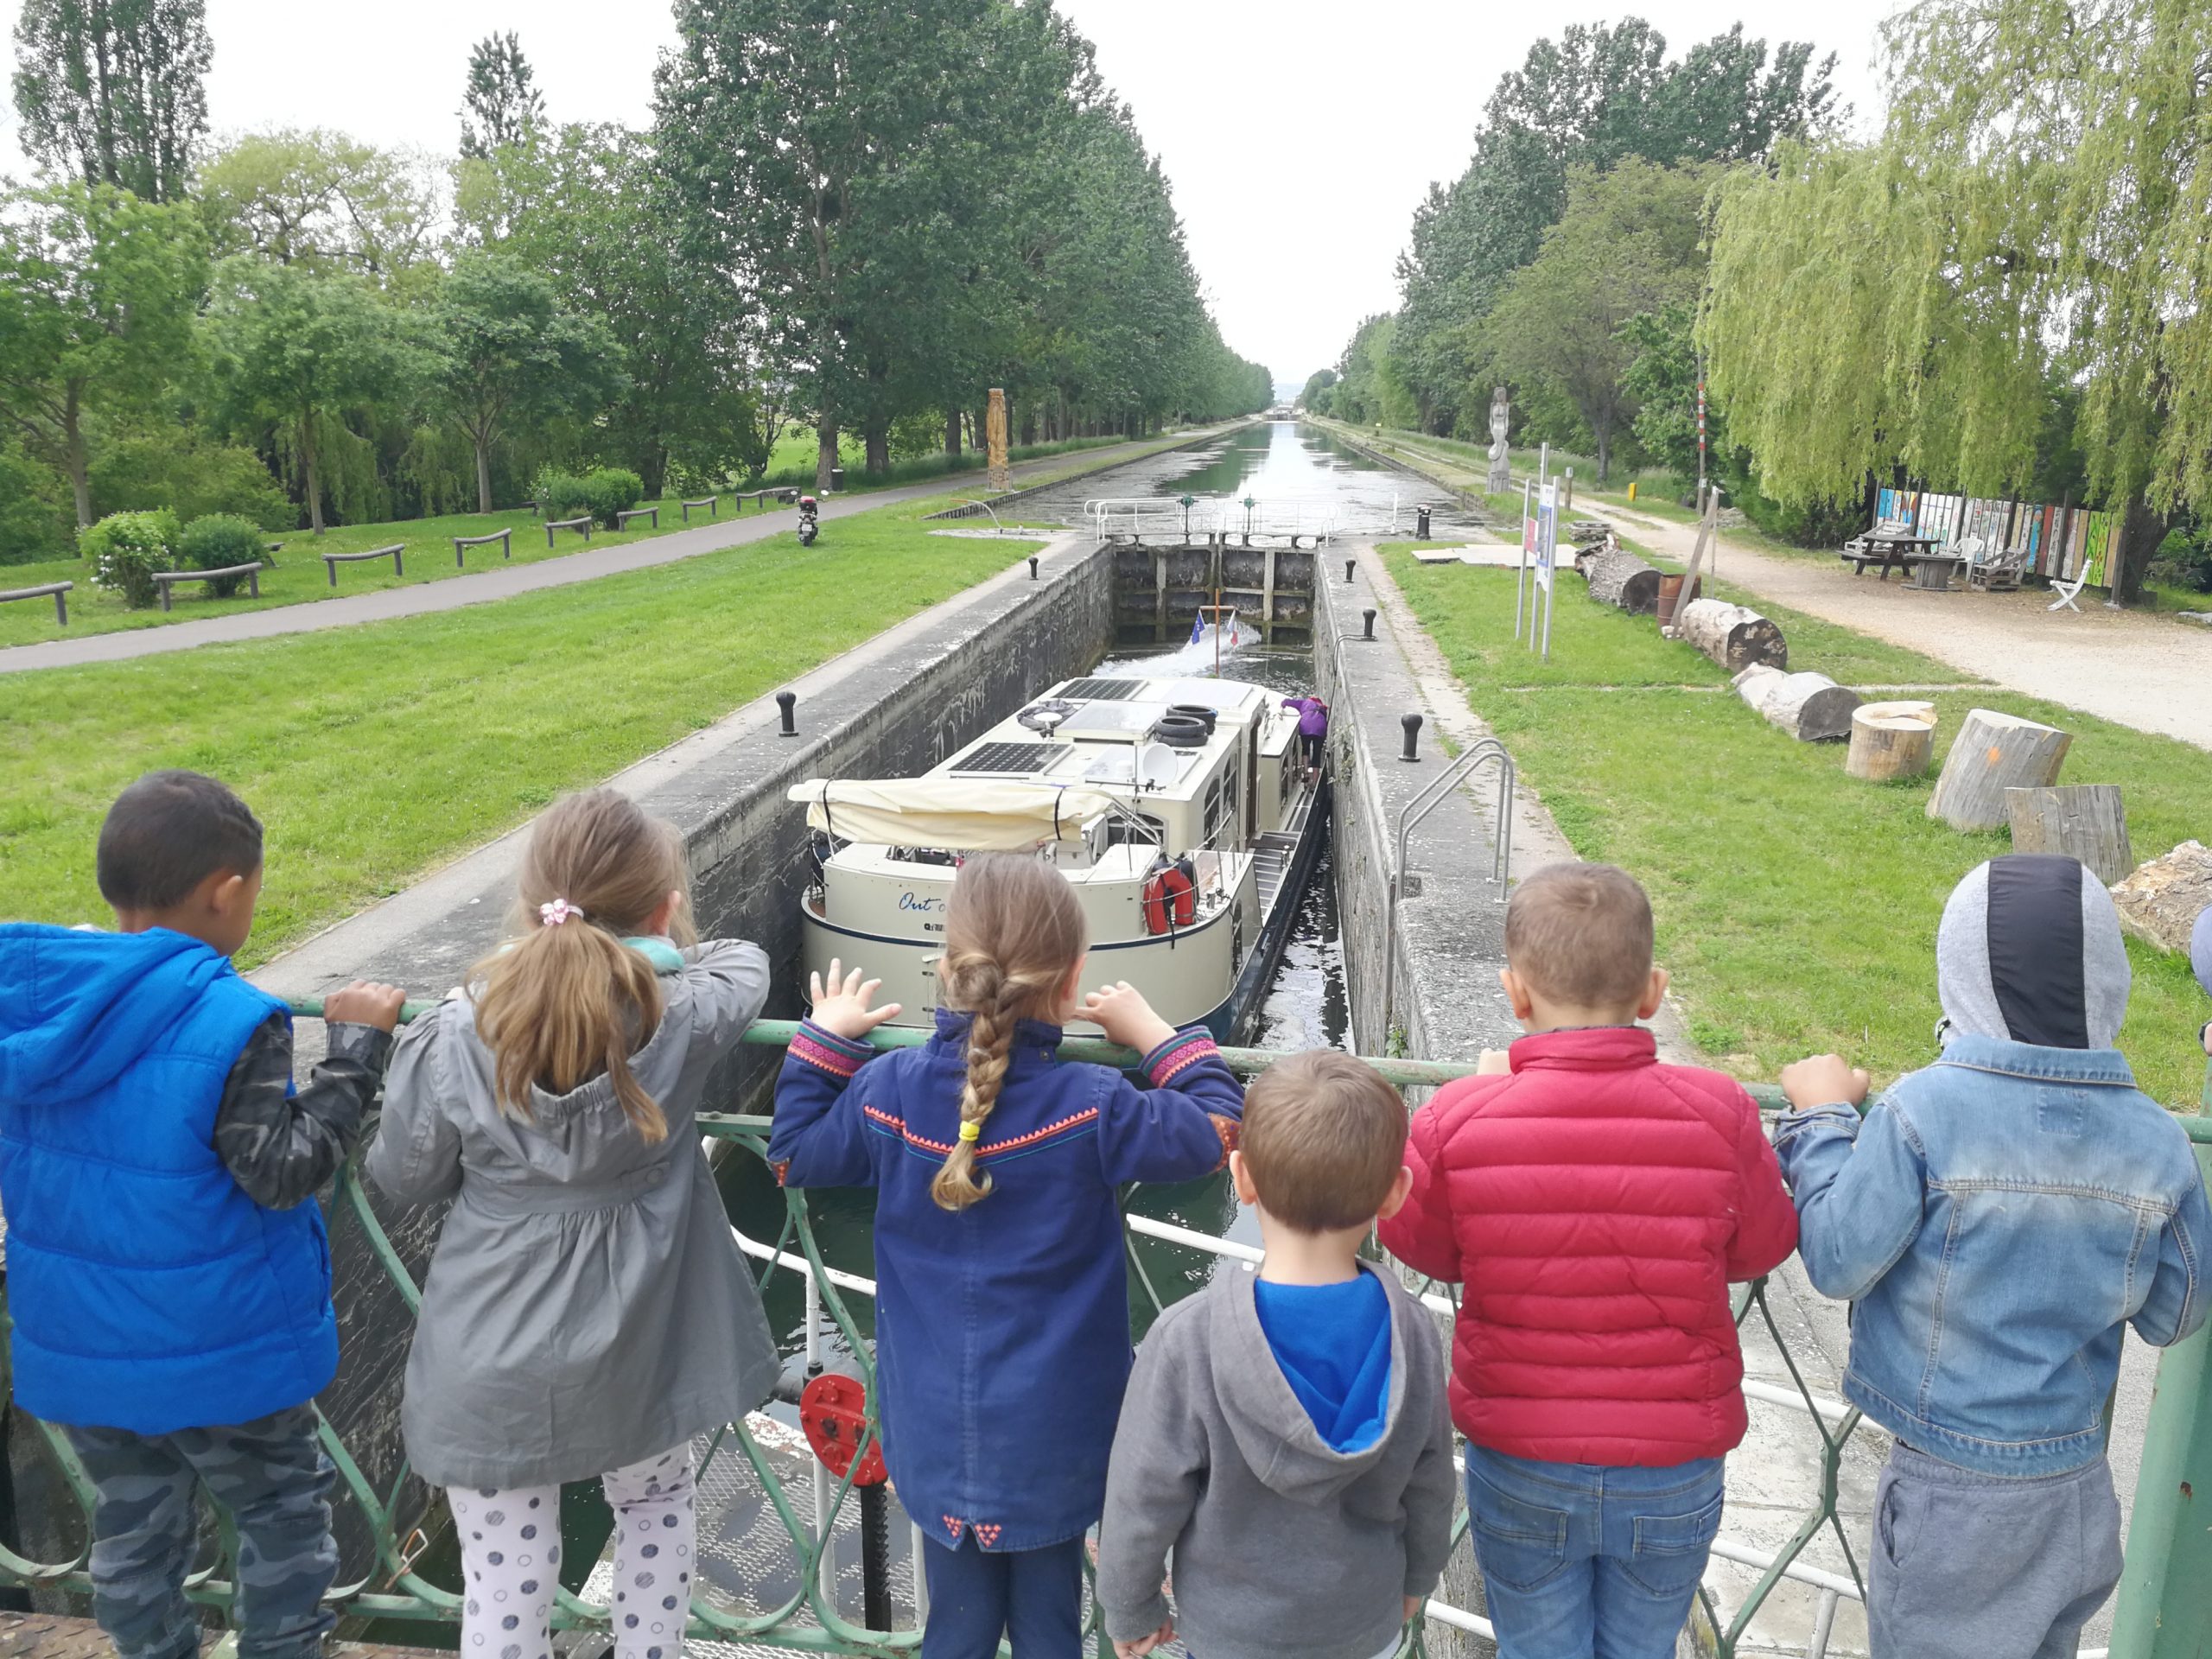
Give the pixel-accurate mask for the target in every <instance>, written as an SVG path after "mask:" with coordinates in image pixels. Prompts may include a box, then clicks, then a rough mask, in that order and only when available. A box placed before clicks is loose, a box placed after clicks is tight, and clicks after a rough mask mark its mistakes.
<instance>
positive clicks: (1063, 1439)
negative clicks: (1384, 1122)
mask: <svg viewBox="0 0 2212 1659" xmlns="http://www.w3.org/2000/svg"><path fill="white" fill-rule="evenodd" d="M1087 945H1088V932H1087V930H1086V928H1085V926H1084V918H1083V911H1082V907H1081V906H1080V905H1079V903H1078V902H1077V898H1076V893H1075V889H1074V888H1072V887H1070V886H1069V885H1068V882H1067V880H1066V878H1065V877H1064V876H1062V875H1061V874H1060V873H1059V872H1058V870H1056V869H1054V868H1052V866H1051V865H1050V864H1047V863H1045V862H1043V861H1040V860H1039V859H1036V858H1033V857H1031V856H1029V855H1024V854H1015V853H995V854H982V855H977V856H976V857H972V858H970V859H969V861H967V862H966V863H965V864H963V866H962V867H961V869H960V874H959V875H958V877H957V879H956V880H954V882H953V884H952V894H951V898H950V901H949V903H948V906H947V911H946V915H945V930H944V946H945V948H944V956H943V957H942V958H940V960H939V963H938V984H939V985H940V987H941V988H942V995H943V1002H944V1006H943V1007H940V1008H939V1009H938V1011H937V1017H936V1027H937V1028H936V1032H935V1034H934V1035H933V1036H932V1037H931V1039H930V1041H929V1042H928V1043H927V1044H925V1046H921V1047H918V1048H901V1049H893V1050H892V1051H890V1052H886V1053H878V1052H876V1051H875V1050H874V1048H873V1047H872V1046H870V1045H869V1044H868V1041H867V1040H866V1039H867V1035H868V1033H869V1032H870V1031H872V1030H874V1028H875V1027H877V1026H878V1025H880V1024H881V1023H882V1022H883V1021H884V1020H888V1019H891V1018H893V1016H895V1015H896V1014H898V1013H899V1005H898V1004H896V1003H892V1004H889V1005H887V1006H886V1007H872V1006H871V1004H872V1003H873V1002H874V995H875V991H876V988H877V982H875V981H873V980H870V981H868V982H862V980H861V971H860V970H859V969H853V970H852V971H850V972H849V973H848V972H846V971H845V969H844V966H843V964H842V963H836V962H833V963H830V964H829V977H828V980H827V982H825V981H824V980H823V977H822V976H819V975H817V976H814V981H813V993H814V1011H813V1013H812V1014H811V1015H810V1017H809V1018H808V1020H806V1021H805V1023H804V1025H803V1026H802V1027H800V1030H799V1034H798V1037H797V1038H795V1039H793V1040H792V1043H791V1052H790V1054H789V1056H788V1058H786V1059H785V1062H784V1070H783V1075H782V1077H780V1078H779V1080H778V1083H777V1085H776V1126H775V1132H774V1134H773V1135H772V1137H771V1138H770V1140H769V1143H768V1157H769V1160H770V1161H771V1162H772V1163H773V1164H774V1165H775V1166H777V1170H778V1173H779V1175H780V1176H781V1178H782V1179H783V1181H784V1183H785V1185H787V1186H794V1187H803V1186H873V1187H874V1188H875V1189H876V1211H875V1267H876V1285H877V1288H876V1387H877V1402H878V1408H879V1410H880V1415H881V1422H882V1427H883V1453H884V1459H885V1461H886V1462H887V1463H888V1464H889V1465H890V1470H891V1478H892V1479H893V1482H894V1483H896V1484H897V1486H898V1489H899V1499H900V1501H901V1502H902V1503H905V1505H906V1511H907V1513H908V1514H909V1515H910V1516H912V1517H913V1518H914V1520H915V1521H916V1522H918V1523H919V1524H920V1526H921V1528H922V1529H923V1532H924V1534H925V1536H927V1537H928V1538H929V1539H930V1540H931V1548H929V1549H928V1550H926V1551H925V1554H924V1566H925V1570H926V1574H927V1578H928V1583H929V1592H930V1594H929V1602H930V1607H929V1622H928V1626H927V1628H926V1630H925V1632H924V1634H923V1637H922V1654H923V1656H924V1659H984V1656H988V1655H995V1654H996V1653H997V1651H998V1648H999V1642H1000V1640H1001V1637H1008V1638H1010V1639H1011V1640H1012V1642H1013V1643H1014V1652H1015V1653H1017V1654H1019V1655H1020V1656H1021V1659H1076V1656H1077V1653H1078V1652H1079V1651H1080V1649H1081V1639H1082V1637H1081V1615H1082V1603H1083V1541H1084V1534H1085V1532H1086V1531H1088V1530H1089V1529H1090V1527H1091V1525H1092V1524H1093V1523H1094V1522H1096V1521H1097V1519H1098V1517H1099V1515H1100V1513H1101V1511H1102V1510H1103V1508H1104V1505H1105V1495H1106V1461H1107V1455H1108V1453H1109V1451H1110V1450H1111V1449H1112V1446H1113V1440H1114V1427H1115V1424H1116V1421H1117V1420H1118V1418H1119V1416H1120V1414H1121V1408H1122V1390H1123V1389H1124V1388H1125V1387H1126V1385H1127V1383H1128V1376H1129V1363H1130V1341H1129V1300H1128V1278H1127V1269H1126V1267H1125V1264H1124V1257H1123V1254H1122V1216H1121V1207H1120V1205H1119V1203H1118V1201H1117V1194H1116V1189H1117V1188H1118V1187H1119V1186H1120V1185H1122V1183H1124V1182H1128V1181H1187V1180H1193V1179H1198V1177H1200V1176H1203V1175H1206V1174H1209V1173H1213V1172H1216V1171H1218V1170H1220V1169H1222V1168H1224V1166H1226V1164H1227V1161H1228V1156H1229V1149H1230V1146H1231V1145H1232V1144H1233V1143H1234V1141H1235V1139H1236V1128H1237V1125H1238V1123H1239V1122H1240V1121H1241V1119H1242V1117H1243V1109H1244V1096H1243V1089H1242V1088H1241V1087H1240V1086H1239V1085H1238V1084H1237V1082H1236V1078H1235V1077H1233V1076H1232V1075H1231V1074H1230V1070H1229V1068H1228V1067H1227V1066H1226V1065H1224V1064H1223V1062H1222V1059H1221V1056H1220V1055H1219V1054H1218V1053H1217V1052H1215V1049H1214V1046H1213V1042H1212V1039H1211V1038H1209V1037H1208V1036H1207V1035H1206V1033H1205V1031H1204V1030H1202V1029H1193V1030H1190V1031H1181V1032H1179V1031H1177V1030H1175V1029H1174V1028H1173V1027H1171V1026H1169V1025H1168V1024H1167V1022H1166V1020H1162V1019H1161V1018H1160V1016H1159V1015H1158V1014H1154V1012H1153V1011H1152V1009H1151V1007H1149V1006H1148V1005H1147V1003H1146V1001H1145V1000H1144V998H1143V997H1142V996H1141V995H1139V994H1138V993H1137V992H1136V991H1135V990H1133V989H1131V988H1130V987H1129V986H1128V985H1127V984H1122V983H1116V984H1111V985H1108V986H1104V987H1103V988H1100V989H1097V990H1095V991H1092V992H1091V993H1090V995H1087V996H1086V995H1084V994H1083V991H1082V979H1083V974H1084V963H1085V950H1086V949H1087ZM1076 1018H1081V1019H1084V1020H1091V1021H1093V1022H1095V1023H1096V1025H1098V1026H1099V1027H1101V1028H1102V1029H1103V1031H1104V1032H1105V1033H1106V1035H1107V1036H1108V1038H1109V1039H1112V1040H1113V1041H1116V1042H1118V1043H1122V1044H1126V1045H1127V1046H1129V1047H1131V1048H1134V1049H1135V1050H1137V1051H1138V1052H1140V1053H1141V1054H1142V1055H1143V1057H1144V1058H1143V1060H1142V1061H1141V1064H1140V1065H1139V1066H1138V1068H1137V1069H1138V1071H1141V1073H1142V1074H1143V1075H1142V1085H1148V1086H1141V1084H1140V1083H1139V1082H1136V1081H1133V1080H1132V1079H1131V1078H1130V1077H1127V1076H1125V1075H1124V1074H1122V1072H1120V1071H1116V1070H1114V1069H1113V1068H1111V1067H1109V1066H1103V1065H1077V1064H1074V1063H1069V1064H1065V1065H1063V1064H1061V1063H1059V1062H1058V1059H1057V1058H1056V1051H1057V1050H1058V1046H1059V1044H1060V1039H1061V1027H1063V1026H1064V1025H1065V1023H1066V1022H1067V1021H1068V1020H1072V1019H1076Z"/></svg>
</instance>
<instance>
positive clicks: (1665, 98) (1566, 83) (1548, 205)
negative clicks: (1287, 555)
mask: <svg viewBox="0 0 2212 1659" xmlns="http://www.w3.org/2000/svg"><path fill="white" fill-rule="evenodd" d="M1666 51H1667V43H1666V40H1665V38H1664V37H1663V36H1662V35H1660V34H1659V32H1658V31H1657V30H1656V29H1653V28H1652V27H1651V25H1650V24H1649V23H1647V22H1644V21H1643V20H1642V19H1641V18H1637V17H1629V18H1624V19H1623V20H1621V22H1618V23H1615V24H1611V25H1604V24H1600V25H1597V26H1594V27H1592V26H1586V25H1583V24H1571V25H1569V26H1568V27H1567V29H1563V30H1562V31H1561V32H1560V38H1559V39H1558V40H1557V41H1549V40H1545V41H1537V42H1536V44H1535V46H1533V47H1531V48H1529V54H1528V56H1527V58H1526V59H1525V60H1523V61H1522V66H1521V67H1520V68H1519V69H1517V70H1515V71H1513V72H1512V73H1509V74H1507V75H1506V76H1505V77H1504V78H1503V79H1501V80H1500V81H1499V82H1498V86H1497V91H1496V92H1493V93H1492V94H1491V99H1490V102H1489V104H1488V105H1486V106H1485V108H1484V119H1483V124H1482V125H1481V126H1480V127H1479V128H1478V129H1477V130H1476V133H1475V154H1474V159H1473V160H1472V161H1471V162H1470V163H1469V164H1468V167H1467V170H1466V171H1465V173H1464V174H1462V175H1460V177H1459V179H1458V180H1457V181H1455V182H1453V183H1452V185H1451V186H1449V187H1448V188H1447V187H1444V186H1440V185H1438V186H1432V187H1431V188H1430V190H1429V194H1428V198H1427V200H1426V201H1424V202H1423V203H1422V205H1421V207H1420V208H1419V209H1418V210H1417V211H1416V212H1415V213H1414V226H1413V236H1412V240H1411V243H1410V245H1408V248H1407V250H1406V251H1405V252H1404V253H1403V254H1402V255H1401V256H1400V257H1399V261H1398V281H1399V284H1400V287H1401V289H1402V291H1403V294H1404V306H1403V309H1402V327H1401V329H1400V331H1399V334H1398V336H1397V341H1396V350H1397V352H1398V353H1399V355H1400V357H1401V358H1402V360H1403V363H1404V368H1405V372H1406V376H1407V378H1408V383H1409V384H1410V385H1412V386H1413V387H1414V391H1415V395H1416V396H1417V397H1418V398H1419V399H1420V402H1421V415H1422V423H1423V424H1425V425H1427V426H1430V427H1432V428H1434V429H1448V428H1450V427H1451V426H1452V424H1453V422H1454V419H1455V417H1456V416H1457V413H1458V410H1459V398H1460V397H1461V396H1462V395H1463V394H1464V393H1465V392H1466V391H1468V389H1469V388H1470V387H1475V389H1476V391H1477V401H1478V403H1480V404H1483V405H1484V407H1487V402H1488V399H1487V395H1486V391H1485V390H1484V388H1482V387H1481V386H1479V385H1478V384H1477V382H1478V374H1477V358H1478V354H1479V340H1478V338H1477V336H1476V335H1475V334H1473V333H1472V332H1471V325H1473V324H1475V323H1477V322H1478V321H1479V320H1480V319H1481V318H1482V316H1483V315H1484V313H1486V312H1487V311H1488V310H1489V308H1490V307H1491V304H1492V303H1493V302H1494V301H1495V300H1496V298H1497V295H1498V294H1499V292H1500V291H1501V289H1502V288H1503V284H1504V283H1505V281H1506V280H1507V278H1508V277H1510V275H1511V274H1512V273H1513V272H1514V271H1516V270H1519V269H1520V268H1522V266H1524V265H1526V264H1529V261H1531V260H1532V259H1534V258H1535V257H1536V252H1537V248H1538V246H1539V244H1540V243H1541V238H1542V237H1543V234H1544V232H1545V231H1546V230H1547V229H1548V227H1549V226H1552V225H1553V224H1554V223H1556V222H1557V220H1558V219H1559V217H1560V214H1561V213H1564V212H1565V211H1566V207H1567V174H1568V171H1569V169H1570V168H1575V167H1591V168H1597V169H1599V171H1603V170H1605V169H1606V168H1611V167H1613V166H1615V165H1616V164H1618V162H1621V161H1622V160H1624V158H1627V157H1630V156H1637V157H1641V158H1643V159H1644V160H1646V161H1649V162H1657V163H1659V164H1660V165H1662V166H1666V165H1672V164H1675V163H1678V162H1684V163H1696V162H1713V161H1749V160H1757V159H1758V158H1760V157H1763V156H1764V155H1765V154H1766V153H1767V152H1768V150H1769V149H1770V148H1771V147H1772V145H1773V144H1774V143H1775V141H1776V140H1777V138H1779V137H1785V136H1787V135H1790V134H1794V133H1803V132H1808V131H1815V130H1820V129H1821V128H1822V127H1823V126H1824V125H1825V124H1826V123H1827V120H1828V118H1829V117H1830V114H1831V111H1832V105H1833V103H1834V92H1833V89H1832V86H1831V83H1830V77H1831V75H1832V73H1833V72H1834V67H1835V59H1834V56H1833V54H1831V55H1830V56H1829V57H1827V59H1825V60H1822V61H1821V62H1819V63H1817V64H1816V63H1815V62H1814V61H1813V59H1812V48H1811V47H1810V46H1809V45H1808V44H1807V43H1805V42H1802V41H1787V42H1784V43H1783V45H1781V46H1780V47H1778V48H1775V50H1774V52H1773V54H1772V61H1771V63H1770V62H1769V57H1768V48H1767V45H1766V42H1764V41H1746V40H1745V39H1744V38H1743V30H1742V29H1741V27H1740V26H1738V27H1737V28H1734V29H1730V30H1729V31H1728V32H1727V33H1726V34H1725V35H1716V36H1714V37H1713V39H1712V40H1709V41H1703V42H1700V44H1698V45H1696V46H1694V47H1692V48H1690V50H1689V51H1688V53H1687V54H1684V56H1683V57H1682V58H1681V60H1679V61H1678V62H1675V63H1669V62H1668V61H1667V59H1666Z"/></svg>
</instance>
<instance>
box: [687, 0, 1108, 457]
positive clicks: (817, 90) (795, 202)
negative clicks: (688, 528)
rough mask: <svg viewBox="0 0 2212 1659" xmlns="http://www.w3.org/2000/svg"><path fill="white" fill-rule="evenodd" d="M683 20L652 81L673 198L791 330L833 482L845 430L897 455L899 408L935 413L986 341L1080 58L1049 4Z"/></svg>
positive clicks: (755, 8)
mask: <svg viewBox="0 0 2212 1659" xmlns="http://www.w3.org/2000/svg"><path fill="white" fill-rule="evenodd" d="M676 22H677V35H678V36H679V45H678V47H677V50H676V51H675V52H674V53H672V54H669V55H667V56H665V57H664V58H663V60H662V61H661V65H660V68H659V70H658V73H657V75H656V103H657V108H658V121H659V133H660V143H661V147H662V149H663V152H664V157H665V162H666V165H667V171H668V175H669V178H670V180H671V185H672V188H673V191H674V195H675V201H676V206H677V211H678V213H679V215H680V218H681V219H682V222H683V223H684V224H685V225H686V226H689V227H690V230H691V232H692V234H693V236H694V238H695V244H694V246H695V250H696V252H697V254H698V255H699V256H700V257H702V258H703V259H704V260H705V261H707V262H708V263H709V264H711V265H713V266H714V267H715V268H716V269H718V270H719V271H720V272H721V274H722V275H721V280H722V281H723V282H724V283H728V284H730V285H733V286H734V285H736V284H739V283H751V284H753V285H754V291H755V293H756V295H757V297H758V299H759V302H760V303H761V304H762V305H764V306H765V307H766V308H767V309H768V310H769V311H771V312H772V313H773V314H774V315H776V316H777V317H778V318H779V320H780V321H781V323H782V325H783V339H782V341H781V343H782V345H783V346H784V347H785V359H786V361H787V362H788V364H789V365H790V370H791V377H792V378H793V379H794V381H796V382H797V383H798V385H800V386H801V387H802V389H803V390H804V394H805V396H806V398H807V401H808V402H809V403H810V404H811V406H812V407H813V409H814V410H815V412H816V416H817V427H818V433H819V440H820V442H819V459H818V461H817V481H818V483H820V484H821V485H822V486H827V484H828V482H829V468H830V467H831V466H832V465H833V464H834V462H835V461H836V444H837V434H838V431H839V429H840V428H841V427H842V426H843V425H847V424H857V425H861V426H862V427H863V428H864V429H865V432H866V435H867V439H868V455H869V460H870V462H871V464H872V465H880V463H881V462H882V461H885V460H887V455H888V434H889V428H890V422H891V419H892V417H893V416H894V415H895V414H897V413H899V411H900V406H901V404H902V402H903V403H904V404H906V406H908V407H912V406H915V405H918V404H925V403H927V402H929V401H931V397H929V396H928V395H927V394H928V393H931V392H941V391H943V390H944V378H943V371H944V368H946V367H948V366H952V365H956V364H957V362H958V359H959V356H960V347H962V346H964V345H968V344H970V343H971V342H972V340H973V334H972V333H971V332H970V330H969V327H965V326H963V325H966V324H969V322H970V320H972V318H973V317H974V316H975V315H976V299H977V297H978V296H989V295H991V294H992V293H993V292H994V290H995V287H996V284H995V283H994V282H992V281H991V280H989V278H990V277H991V275H992V270H993V267H994V266H995V264H996V262H997V261H998V260H1000V259H1001V258H1005V257H1010V256H1009V252H1008V250H1007V234H1008V229H1009V227H1008V226H1007V215H1005V214H1003V213H1001V211H1000V209H1001V194H1002V190H1001V185H1002V183H1003V181H1005V180H1006V179H1007V177H1008V176H1009V175H1012V174H1014V173H1018V172H1019V170H1020V166H1019V163H1017V162H1014V161H1013V160H1012V159H1011V158H1013V157H1017V156H1027V154H1028V153H1029V150H1030V146H1031V144H1032V143H1033V141H1034V140H1035V139H1036V138H1037V137H1039V136H1041V134H1042V133H1043V132H1044V130H1046V128H1047V126H1048V124H1049V122H1050V119H1051V117H1052V113H1053V112H1054V111H1055V110H1056V109H1057V108H1058V105H1060V103H1061V100H1063V99H1065V94H1066V89H1067V87H1068V86H1069V84H1070V80H1071V76H1072V74H1073V72H1074V67H1075V66H1074V64H1073V62H1072V61H1071V60H1070V56H1069V54H1068V53H1067V51H1066V49H1065V35H1063V34H1062V33H1061V32H1060V29H1059V28H1058V19H1057V18H1056V17H1054V16H1052V14H1051V13H1050V10H1049V8H1045V7H1038V6H1029V7H1018V8H1017V7H1008V6H1003V5H1001V4H999V3H997V0H925V3H918V4H915V5H912V6H902V7H896V8H886V7H882V6H878V5H874V4H870V3H868V0H678V3H677V8H676ZM979 266H980V267H982V270H981V271H980V272H979V270H978V267H979ZM979 275H980V276H981V277H982V279H983V280H981V281H979V280H978V277H979ZM963 336H964V337H963Z"/></svg>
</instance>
